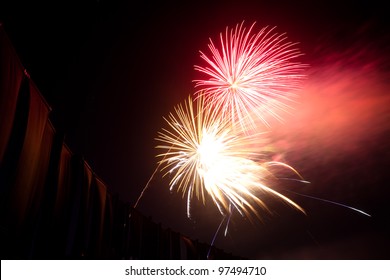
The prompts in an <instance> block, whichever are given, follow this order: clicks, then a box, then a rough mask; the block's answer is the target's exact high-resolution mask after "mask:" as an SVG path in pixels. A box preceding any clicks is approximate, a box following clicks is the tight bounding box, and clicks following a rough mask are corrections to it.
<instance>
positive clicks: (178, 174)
mask: <svg viewBox="0 0 390 280" xmlns="http://www.w3.org/2000/svg"><path fill="white" fill-rule="evenodd" d="M166 121H167V123H168V125H169V129H163V131H162V132H160V133H159V137H158V138H157V140H158V141H160V142H161V143H162V144H160V145H159V146H157V148H158V149H160V150H162V151H163V152H162V153H161V154H159V155H158V156H159V157H161V158H162V159H161V161H160V164H162V168H161V169H162V170H163V171H165V175H167V174H169V175H171V176H172V178H171V181H170V186H171V187H170V188H171V190H174V189H176V190H177V191H181V192H182V193H183V196H185V195H186V197H187V215H188V216H190V204H191V203H190V202H191V199H192V198H193V197H194V196H196V197H197V198H198V199H202V200H203V201H204V200H205V194H207V195H210V197H211V198H212V200H213V202H214V203H215V204H216V205H217V207H218V209H219V211H220V213H221V214H222V215H227V214H228V213H229V212H230V211H231V210H229V209H230V206H233V208H234V209H236V210H237V211H238V212H239V213H240V214H242V215H246V216H249V215H250V214H251V213H252V214H255V215H256V216H258V217H259V218H260V215H259V213H258V211H257V208H256V207H255V205H257V206H260V207H261V208H262V209H264V210H267V211H269V209H268V207H267V205H266V202H265V201H264V199H263V197H264V195H273V196H275V197H278V198H280V199H282V200H283V201H285V202H287V203H288V204H290V205H291V206H293V207H295V208H296V209H299V210H300V211H302V212H304V210H303V209H302V208H301V207H300V206H299V205H297V204H296V203H294V202H293V201H292V200H290V199H289V198H287V197H286V196H284V195H282V194H281V193H279V192H276V191H275V190H273V189H272V188H270V187H269V186H267V185H266V182H268V181H269V178H270V177H271V178H272V177H274V175H273V174H272V173H271V171H270V170H269V169H268V166H271V165H273V166H275V165H279V166H281V167H283V168H287V169H289V170H293V168H292V167H290V166H288V165H286V164H284V163H281V162H266V161H264V158H266V156H265V155H264V152H265V151H267V149H268V147H267V145H266V142H265V137H266V135H265V133H257V134H251V135H247V134H244V133H243V132H242V131H240V130H239V129H238V128H235V127H234V124H232V123H230V122H229V121H228V120H227V119H225V118H223V117H222V116H221V115H220V114H218V113H216V111H213V110H212V109H211V108H210V107H204V100H203V98H202V97H201V98H199V99H197V100H195V101H193V100H192V98H191V97H189V98H188V101H187V102H185V103H184V105H179V106H177V107H176V108H175V113H171V114H170V115H169V117H168V118H166ZM262 141H263V144H262ZM293 172H294V173H295V174H297V175H299V174H298V173H297V172H296V171H295V170H293Z"/></svg>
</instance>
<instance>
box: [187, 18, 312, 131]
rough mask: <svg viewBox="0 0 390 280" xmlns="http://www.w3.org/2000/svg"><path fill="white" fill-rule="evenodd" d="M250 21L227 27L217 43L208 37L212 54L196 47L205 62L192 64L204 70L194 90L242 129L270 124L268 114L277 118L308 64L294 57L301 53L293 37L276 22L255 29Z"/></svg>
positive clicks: (286, 107) (199, 69)
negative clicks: (247, 24)
mask: <svg viewBox="0 0 390 280" xmlns="http://www.w3.org/2000/svg"><path fill="white" fill-rule="evenodd" d="M254 25H255V23H253V24H252V25H251V26H250V27H249V28H248V30H247V29H246V27H245V26H244V22H242V23H241V24H238V25H237V26H236V27H235V28H234V29H229V28H226V32H225V34H224V35H223V34H222V33H221V34H220V45H219V46H218V45H216V44H215V43H214V42H213V41H212V40H211V39H210V44H209V45H208V47H209V50H210V51H211V56H210V55H207V54H206V53H204V52H200V53H201V58H202V59H203V60H204V61H205V62H206V66H198V65H196V66H195V69H196V70H197V71H200V72H202V73H204V74H205V75H206V77H205V78H204V79H198V80H195V81H194V82H195V83H196V84H195V87H196V88H198V90H197V91H196V93H195V94H196V95H197V96H200V95H202V96H204V97H205V102H206V105H208V106H212V107H213V108H214V110H217V111H219V112H220V113H221V114H222V115H225V116H226V117H228V118H230V119H231V121H232V122H238V123H240V125H241V127H242V128H243V129H244V130H245V131H246V130H249V129H253V128H255V127H257V126H258V125H257V123H259V121H260V122H261V123H263V124H265V125H266V126H269V118H270V117H272V118H276V119H278V120H281V119H282V116H281V112H285V111H290V109H291V102H292V101H294V100H295V97H296V94H295V91H296V90H297V89H299V88H300V86H301V81H302V78H304V74H303V70H304V69H305V68H306V65H304V64H301V63H299V62H296V61H295V59H296V58H298V57H300V56H301V55H302V54H301V53H300V51H299V50H298V48H297V47H296V45H297V44H296V43H292V42H289V41H287V37H286V36H285V34H278V33H276V32H275V28H268V27H264V28H262V29H261V30H260V31H259V32H258V33H255V32H254Z"/></svg>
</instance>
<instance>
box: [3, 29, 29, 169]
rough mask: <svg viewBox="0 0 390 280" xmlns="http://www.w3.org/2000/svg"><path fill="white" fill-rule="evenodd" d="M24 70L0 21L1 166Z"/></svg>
mask: <svg viewBox="0 0 390 280" xmlns="http://www.w3.org/2000/svg"><path fill="white" fill-rule="evenodd" d="M23 71H24V69H23V66H22V64H21V63H20V60H19V57H18V56H17V54H16V52H15V50H14V48H13V46H12V44H11V42H10V40H9V38H8V36H7V34H6V33H5V30H4V28H3V26H2V25H1V23H0V166H1V164H2V161H3V156H4V152H5V149H6V148H7V144H8V141H9V137H10V133H11V129H12V125H13V121H14V116H15V110H16V103H17V99H18V93H19V89H20V85H21V83H22V79H23V76H24V75H23Z"/></svg>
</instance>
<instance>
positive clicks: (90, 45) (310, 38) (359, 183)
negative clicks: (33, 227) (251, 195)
mask: <svg viewBox="0 0 390 280" xmlns="http://www.w3.org/2000/svg"><path fill="white" fill-rule="evenodd" d="M7 2H8V3H7ZM52 2H54V3H52V4H48V3H47V2H46V1H44V2H43V3H40V1H29V2H28V3H24V2H21V1H2V2H1V4H0V20H1V21H2V22H3V26H4V29H5V30H6V32H7V34H8V36H9V37H10V39H11V41H12V43H13V45H14V47H15V49H16V51H17V53H18V55H19V56H20V58H21V61H22V63H23V65H24V66H25V68H26V69H27V71H28V72H29V73H30V75H31V78H32V79H33V80H34V82H35V83H36V84H37V86H38V88H39V89H40V91H41V93H42V94H43V96H44V97H45V98H46V100H47V101H48V102H49V104H50V105H51V106H52V108H53V112H52V115H51V118H52V120H53V122H54V124H55V126H56V127H57V128H58V129H59V130H63V131H64V132H65V135H66V138H65V141H66V142H67V143H68V145H69V146H70V148H71V150H72V151H74V152H75V153H80V154H82V155H84V157H85V159H86V161H87V162H88V163H89V164H90V165H91V167H92V168H93V169H94V171H95V172H96V173H97V174H98V175H99V176H100V177H101V178H102V179H103V180H104V181H105V182H106V184H107V185H108V186H109V187H110V189H111V191H112V192H113V193H118V194H119V196H120V198H121V199H122V200H123V201H129V202H130V203H134V202H135V200H136V199H137V197H138V195H139V194H140V192H141V190H142V188H143V187H144V186H145V184H146V182H147V181H148V179H149V178H150V176H151V175H152V173H153V171H154V170H155V168H156V159H155V155H156V153H157V152H156V150H155V148H154V147H155V146H156V144H157V143H156V141H155V140H154V138H155V137H156V136H157V132H158V131H159V130H160V128H161V127H162V126H163V125H164V121H163V116H166V115H167V114H168V113H169V112H170V111H172V110H173V107H174V106H176V105H177V104H178V103H180V102H182V101H183V100H184V99H185V98H187V96H188V95H190V94H192V93H193V92H194V87H193V86H194V83H193V82H192V80H194V79H196V78H199V73H196V72H195V70H194V68H193V66H194V65H195V64H201V63H202V61H201V59H200V57H199V50H202V51H206V50H207V43H208V39H209V37H211V38H216V37H217V36H218V35H219V33H220V32H222V31H224V30H225V28H226V26H230V27H232V26H235V25H236V24H238V23H241V22H242V21H243V20H245V21H246V22H247V23H248V24H250V23H252V22H254V21H256V22H257V23H256V26H257V27H258V28H261V27H264V26H277V29H276V30H277V31H278V32H280V33H283V32H286V33H287V36H288V38H290V40H291V41H294V42H300V45H299V47H300V49H301V50H302V52H303V53H304V54H305V55H304V57H302V60H303V62H305V63H308V64H310V66H311V68H310V69H311V70H310V72H309V73H310V75H309V79H308V80H307V86H306V87H305V88H304V90H303V94H302V96H304V97H307V98H306V100H307V103H306V106H307V107H302V108H300V110H299V113H298V114H297V116H296V118H297V119H296V121H295V122H294V123H288V124H287V127H288V129H283V127H282V128H280V127H278V128H276V129H275V131H276V132H275V136H274V138H275V139H276V140H278V142H277V143H282V144H281V147H284V148H285V152H284V154H283V157H284V159H285V160H287V161H288V163H290V164H291V165H293V166H294V167H296V168H297V169H298V170H299V171H301V172H302V173H303V175H304V176H306V177H308V179H309V180H310V181H311V182H312V185H311V187H310V188H311V189H309V190H308V189H302V186H300V185H294V186H292V188H293V190H295V191H299V192H300V193H302V194H306V195H313V196H317V197H322V198H324V199H329V200H332V201H337V202H340V203H346V204H348V205H351V206H353V207H357V208H364V210H365V211H367V212H370V213H371V214H373V217H372V218H367V217H365V216H363V215H360V214H357V213H356V212H354V211H351V210H346V208H343V207H339V206H335V205H334V204H330V203H325V202H323V201H322V202H321V201H318V200H315V199H310V198H304V197H301V196H298V195H295V196H293V197H292V198H294V199H296V200H297V201H298V202H300V203H301V204H302V206H303V207H304V208H305V209H307V212H308V213H309V214H308V216H307V217H303V216H302V215H300V214H299V213H296V212H294V211H292V210H291V209H289V208H285V207H281V206H278V203H276V202H275V207H276V209H277V211H275V213H276V214H275V215H274V216H270V217H268V216H266V218H265V221H264V224H261V223H259V224H257V223H256V224H255V225H252V224H250V223H249V222H248V221H246V220H243V219H242V218H241V217H239V216H238V215H237V216H235V217H233V218H234V219H233V221H232V223H231V227H230V231H229V235H228V236H227V237H222V236H220V237H219V238H218V239H217V242H216V245H217V246H219V247H221V248H223V249H225V250H226V251H231V252H233V253H235V254H239V255H243V256H244V257H250V258H354V257H356V258H387V259H388V258H389V256H390V254H389V249H390V246H389V239H388V237H387V236H386V235H387V234H388V233H389V230H388V222H387V221H385V219H386V218H387V216H388V213H389V210H388V207H387V205H386V204H387V198H388V195H389V190H388V186H390V185H389V183H388V179H389V176H388V175H387V174H388V171H386V170H388V167H389V149H390V145H389V143H388V139H389V138H388V136H389V135H390V134H389V120H390V115H389V110H388V107H389V106H388V105H390V103H389V102H388V101H389V98H388V94H387V95H386V93H388V89H389V88H390V87H389V83H388V81H387V80H388V79H387V77H388V74H389V69H390V68H389V65H390V64H389V60H388V53H389V47H388V44H387V43H388V42H390V40H389V36H388V34H389V29H388V27H389V24H388V21H387V19H386V13H385V11H386V8H385V6H384V4H379V3H380V2H381V1H378V3H376V1H272V2H273V3H272V4H271V3H269V2H271V1H233V0H230V1H192V2H190V1H177V2H173V1H163V2H162V1H155V2H157V3H154V1H139V2H135V1H124V0H123V1H119V0H117V1H112V0H110V1H108V0H100V1H75V2H72V1H61V3H60V4H58V3H57V2H58V1H52ZM290 2H297V3H294V4H292V3H290ZM338 2H342V3H338ZM308 108H310V109H308ZM276 140H275V141H276ZM286 143H287V144H286ZM305 188H306V187H305ZM286 194H287V193H286ZM290 195H292V194H290ZM271 203H273V202H271ZM279 207H280V208H279ZM194 208H195V210H194V211H195V214H194V218H193V220H189V219H187V218H186V216H185V200H182V199H181V197H180V195H177V194H170V193H169V191H168V187H167V181H166V180H163V179H161V174H160V173H159V174H157V176H156V177H155V179H154V180H153V182H152V185H151V187H150V189H148V191H147V192H146V193H145V197H144V198H143V201H141V203H140V206H139V210H140V211H141V212H143V213H144V214H145V215H147V216H151V217H152V219H153V220H155V221H156V222H161V223H163V225H164V226H166V227H170V228H173V229H175V230H178V231H181V232H183V233H184V234H187V235H189V236H191V237H192V238H194V239H199V240H201V241H204V242H210V240H211V238H212V235H213V233H214V232H215V230H216V228H217V226H218V221H219V220H220V217H219V216H218V213H217V212H216V211H215V208H213V207H212V206H211V205H209V204H208V205H206V207H197V206H196V203H195V207H194ZM198 208H199V209H198Z"/></svg>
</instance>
